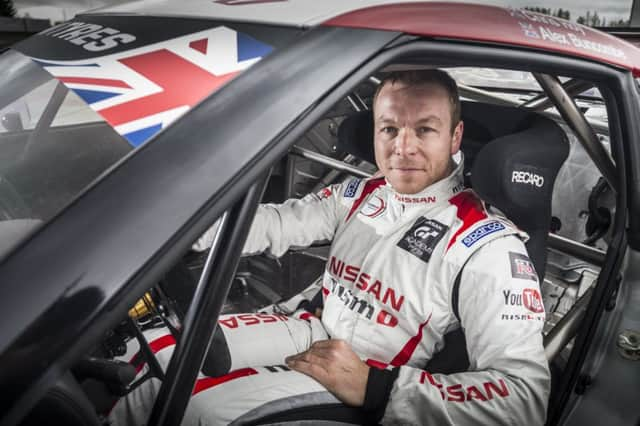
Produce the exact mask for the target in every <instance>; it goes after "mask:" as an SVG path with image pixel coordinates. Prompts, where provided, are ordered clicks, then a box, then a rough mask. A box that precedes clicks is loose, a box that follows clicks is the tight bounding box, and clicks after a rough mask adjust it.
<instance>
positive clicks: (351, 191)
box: [344, 179, 362, 198]
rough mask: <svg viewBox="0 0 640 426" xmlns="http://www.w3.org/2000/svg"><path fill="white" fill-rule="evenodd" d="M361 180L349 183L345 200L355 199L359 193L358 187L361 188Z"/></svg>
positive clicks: (345, 191) (345, 192)
mask: <svg viewBox="0 0 640 426" xmlns="http://www.w3.org/2000/svg"><path fill="white" fill-rule="evenodd" d="M360 182H362V180H361V179H354V180H352V181H351V182H349V185H347V187H346V188H345V190H344V197H345V198H353V197H355V196H356V192H358V187H359V186H360Z"/></svg>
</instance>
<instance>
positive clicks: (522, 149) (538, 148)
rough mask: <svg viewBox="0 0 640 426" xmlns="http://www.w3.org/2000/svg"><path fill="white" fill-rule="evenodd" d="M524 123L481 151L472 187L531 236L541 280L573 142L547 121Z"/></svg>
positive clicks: (532, 116) (531, 253) (533, 119)
mask: <svg viewBox="0 0 640 426" xmlns="http://www.w3.org/2000/svg"><path fill="white" fill-rule="evenodd" d="M520 124H521V126H520V127H521V129H522V130H520V131H518V132H516V133H513V134H510V135H506V136H502V137H498V138H497V139H495V140H493V141H491V142H489V143H488V144H487V145H485V146H484V147H483V148H482V149H481V150H480V151H479V152H478V153H477V155H476V158H475V161H474V163H473V166H472V169H471V186H472V187H473V189H474V191H475V192H476V193H477V194H478V195H479V196H480V198H482V199H483V200H484V201H485V202H487V203H489V204H491V205H493V206H495V207H497V208H498V209H499V210H501V211H502V212H503V213H504V214H505V215H507V217H508V218H509V219H511V220H512V221H513V222H514V223H515V224H516V225H517V226H518V227H520V228H521V229H523V230H524V231H526V232H527V233H528V234H529V237H530V240H529V242H528V243H527V250H528V251H529V256H530V257H531V261H532V262H533V264H534V267H535V268H536V271H537V272H538V276H539V278H540V280H542V279H543V277H544V271H545V264H546V253H547V252H546V241H547V235H548V233H549V225H550V222H551V196H552V194H553V185H554V182H555V179H556V176H557V175H558V171H559V170H560V167H561V166H562V164H563V163H564V161H565V160H566V158H567V156H568V155H569V142H568V140H567V135H566V134H565V132H564V131H563V130H562V129H561V128H560V126H558V125H557V124H556V123H555V122H554V121H552V120H550V119H548V118H545V117H542V116H539V115H537V114H530V116H529V117H527V120H525V121H524V122H522V123H520Z"/></svg>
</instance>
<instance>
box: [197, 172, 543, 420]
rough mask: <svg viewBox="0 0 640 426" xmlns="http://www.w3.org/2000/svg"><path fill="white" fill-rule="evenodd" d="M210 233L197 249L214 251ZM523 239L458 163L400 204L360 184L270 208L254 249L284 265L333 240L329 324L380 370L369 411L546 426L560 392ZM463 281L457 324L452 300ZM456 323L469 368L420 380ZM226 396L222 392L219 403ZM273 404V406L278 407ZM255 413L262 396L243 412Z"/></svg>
mask: <svg viewBox="0 0 640 426" xmlns="http://www.w3.org/2000/svg"><path fill="white" fill-rule="evenodd" d="M214 232H215V230H214V229H212V230H210V231H208V232H207V234H205V235H204V236H203V237H202V238H201V239H200V240H199V241H198V242H197V243H196V245H195V246H194V248H196V249H202V248H205V247H208V246H209V245H210V244H211V240H212V238H213V233H214ZM524 239H526V235H525V234H524V233H522V232H521V231H519V230H518V229H517V228H516V227H515V226H514V225H513V224H512V223H511V222H509V221H508V220H506V219H505V218H504V217H502V216H501V215H499V214H498V213H496V212H489V211H488V210H487V209H486V208H485V206H484V204H483V203H482V202H481V200H479V199H478V198H477V196H476V195H475V194H474V193H473V192H472V191H471V190H463V185H462V163H460V164H459V165H458V166H457V168H456V170H455V171H454V172H453V173H452V174H451V175H450V176H449V177H447V178H446V179H443V180H441V181H439V182H437V183H435V184H433V185H431V186H429V187H428V188H426V189H425V190H423V191H422V192H420V193H418V194H412V195H403V194H398V193H397V192H395V191H394V190H393V188H392V187H391V186H390V185H389V184H387V183H386V182H385V180H384V178H379V179H367V180H360V179H353V180H350V181H347V182H345V183H343V184H339V185H333V186H330V187H328V188H325V189H324V190H322V191H320V192H319V193H318V194H310V195H308V196H306V197H305V198H303V199H301V200H289V201H287V202H285V203H284V204H282V205H262V206H260V208H259V211H258V214H257V215H256V217H255V220H254V223H253V225H252V228H251V232H250V234H249V238H248V240H247V242H246V245H245V247H244V252H246V253H261V252H269V253H271V254H273V255H275V256H281V255H282V254H284V253H285V252H286V251H287V250H288V249H289V248H292V247H303V246H308V245H310V244H312V243H314V242H317V241H323V240H332V241H333V243H332V246H331V250H330V256H329V261H328V262H327V266H326V270H325V273H324V277H323V281H322V292H323V295H324V310H323V314H322V323H323V325H324V327H325V329H326V332H327V333H328V334H329V335H330V336H331V337H332V338H337V339H342V340H345V341H346V342H348V343H349V344H350V345H351V347H352V348H353V350H354V351H355V352H356V353H357V354H359V355H360V357H361V358H362V359H363V360H364V361H366V362H367V363H368V364H369V365H370V366H373V367H377V368H371V372H370V374H369V379H368V385H367V393H366V397H365V406H364V410H365V411H366V412H368V413H369V414H370V415H371V417H370V418H371V419H372V420H373V421H380V422H381V423H383V424H413V425H427V424H432V425H446V424H456V425H476V424H486V425H488V424H491V425H497V424H509V425H522V424H526V425H536V424H543V423H544V420H545V415H546V407H547V400H548V393H549V383H550V382H549V370H548V365H547V360H546V358H545V355H544V350H543V346H542V334H541V332H542V327H543V324H544V317H545V316H544V308H543V306H542V299H541V296H540V292H539V285H538V278H537V275H536V273H535V270H534V269H533V265H532V263H531V261H530V260H529V258H528V256H527V252H526V249H525V247H524V244H523V240H524ZM460 273H461V276H460V284H459V292H458V304H457V310H458V315H459V318H458V316H456V314H454V310H453V302H452V292H453V287H454V283H455V281H456V278H457V276H458V274H460ZM458 327H462V329H463V330H464V333H465V336H466V345H467V350H468V356H469V361H470V368H469V371H467V372H463V373H456V374H450V375H444V374H430V373H429V372H428V371H425V370H423V368H424V367H425V365H426V363H427V361H429V360H430V359H431V358H432V357H433V355H434V354H435V353H437V352H438V351H440V350H441V349H442V347H443V336H444V335H445V334H446V333H447V332H449V331H451V330H454V329H456V328H458ZM256 350H257V351H259V350H260V349H259V348H257V349H256ZM287 374H290V375H291V376H288V377H285V376H283V375H281V377H283V380H284V381H285V382H286V380H290V379H291V377H295V380H294V379H291V380H294V382H295V383H296V386H298V385H299V383H298V382H296V381H297V380H301V379H299V376H300V375H298V374H297V373H295V372H287ZM234 381H235V382H237V381H236V380H234ZM234 381H230V382H228V383H233V382H234ZM272 382H273V383H274V387H277V386H280V385H281V384H282V383H280V382H278V383H276V382H277V381H276V380H273V379H272ZM225 386H227V384H225V385H223V386H219V387H218V388H217V389H218V390H219V392H220V393H221V394H222V393H224V392H223V391H222V388H225ZM296 386H293V388H296V389H295V390H292V391H291V394H293V393H295V392H298V390H297V389H298V388H297V387H296ZM309 386H310V389H311V391H313V390H316V387H317V386H319V385H318V384H317V383H315V382H314V384H309ZM228 390H229V391H231V392H233V390H232V389H231V388H228ZM263 394H264V398H265V402H266V401H268V400H270V399H273V397H272V396H271V395H268V393H267V392H263ZM224 395H225V396H228V393H224ZM252 397H253V396H252ZM238 398H240V395H238ZM215 405H216V406H217V407H219V411H220V410H222V411H225V410H227V407H225V406H224V405H223V406H222V407H221V406H220V405H219V402H215ZM258 405H259V402H256V401H253V400H252V401H251V402H249V403H248V405H247V407H246V408H245V409H244V410H245V411H248V410H250V409H252V408H255V407H257V406H258ZM212 411H215V410H212ZM241 413H242V409H239V410H238V411H236V412H233V413H227V414H225V416H226V417H225V416H223V417H218V419H219V420H218V421H220V422H228V421H230V420H231V419H234V418H236V417H238V416H239V415H240V414H241ZM216 415H217V416H221V414H220V413H219V412H218V413H217V414H216ZM211 421H212V422H213V423H215V422H216V421H214V420H211Z"/></svg>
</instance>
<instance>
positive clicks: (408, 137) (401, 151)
mask: <svg viewBox="0 0 640 426" xmlns="http://www.w3.org/2000/svg"><path fill="white" fill-rule="evenodd" d="M417 150H418V144H417V138H416V135H415V134H414V132H413V131H412V130H411V129H407V128H402V129H400V131H399V132H398V136H397V137H396V141H395V153H396V155H400V156H407V155H413V154H415V153H416V152H417Z"/></svg>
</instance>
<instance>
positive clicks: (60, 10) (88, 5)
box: [13, 0, 640, 21]
mask: <svg viewBox="0 0 640 426" xmlns="http://www.w3.org/2000/svg"><path fill="white" fill-rule="evenodd" d="M126 1H127V0H13V2H14V5H15V7H16V9H17V10H18V15H19V16H24V15H25V14H26V13H28V14H29V16H31V17H32V18H46V19H52V20H54V21H63V20H67V19H71V18H73V16H74V15H75V14H76V13H78V12H82V11H84V10H87V9H94V8H96V7H101V6H104V5H111V4H117V3H125V2H126ZM176 1H178V0H176ZM317 1H322V0H317ZM466 1H467V2H470V3H483V4H494V5H500V6H515V7H525V6H538V7H547V8H551V9H553V10H555V9H557V8H558V7H561V8H563V9H569V10H570V11H571V19H572V20H574V21H575V19H576V18H577V17H578V16H580V15H585V14H586V12H587V10H591V11H597V12H598V15H600V16H601V17H605V18H606V19H607V21H611V20H616V21H617V20H618V19H625V20H626V19H629V16H630V14H631V5H632V3H633V0H466ZM636 1H640V0H636Z"/></svg>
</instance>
